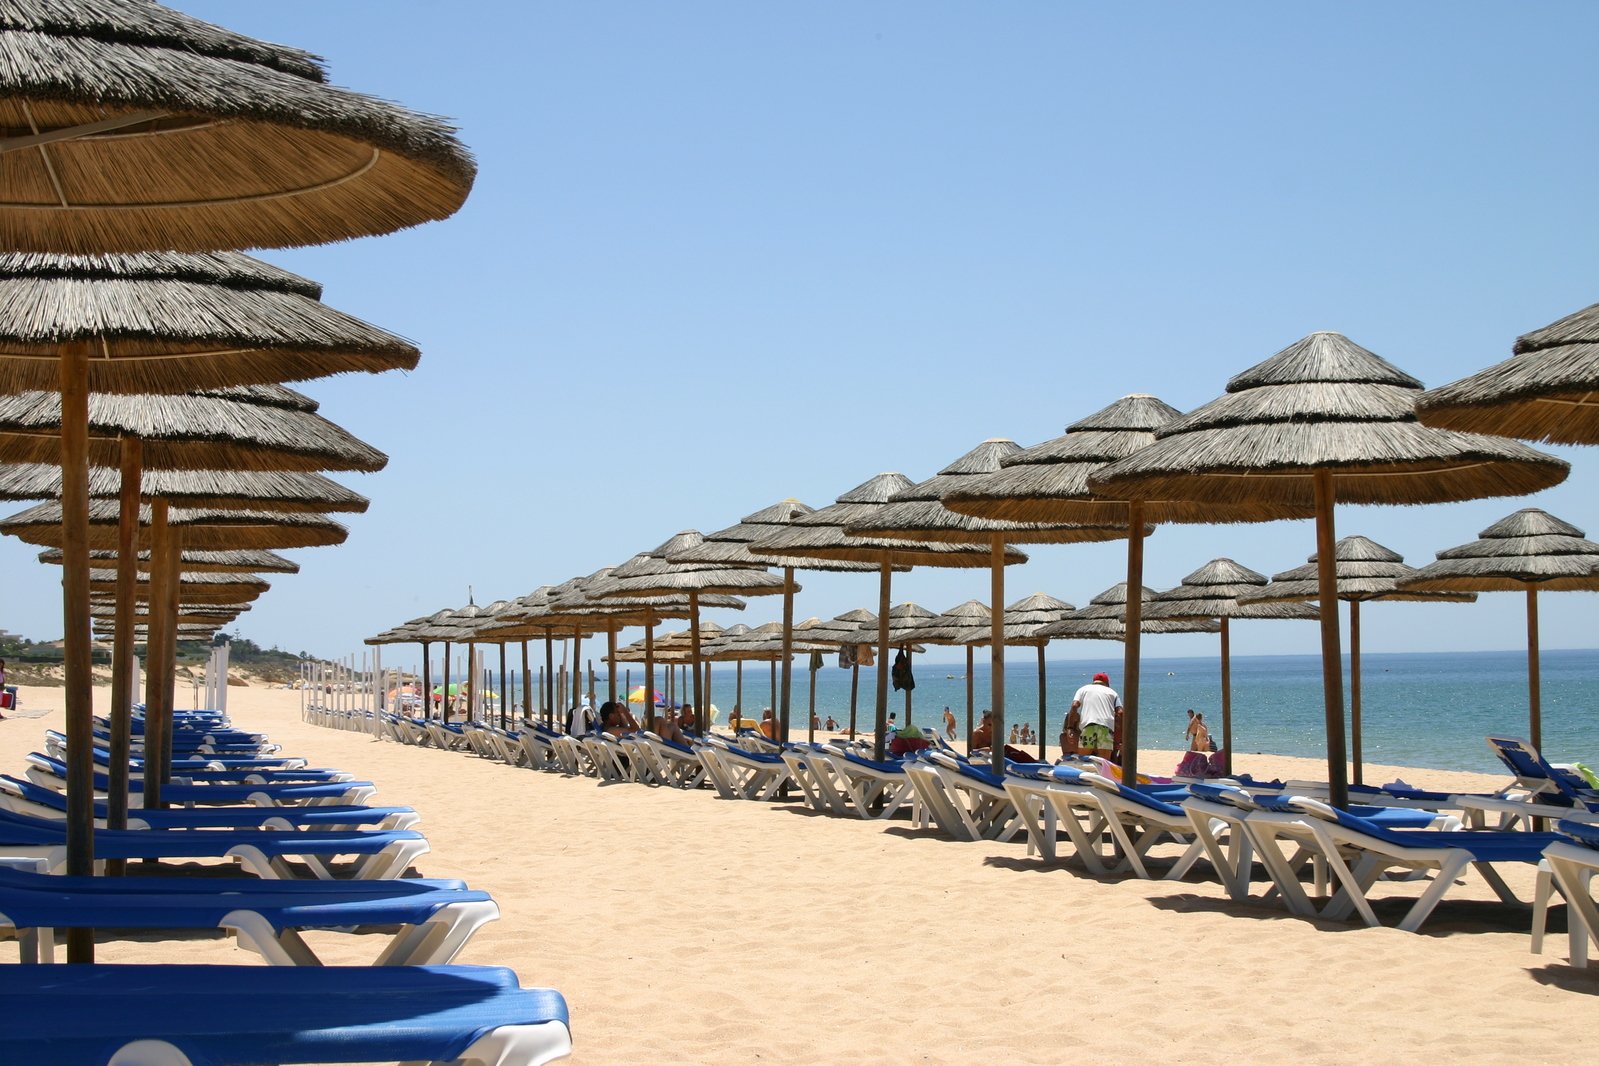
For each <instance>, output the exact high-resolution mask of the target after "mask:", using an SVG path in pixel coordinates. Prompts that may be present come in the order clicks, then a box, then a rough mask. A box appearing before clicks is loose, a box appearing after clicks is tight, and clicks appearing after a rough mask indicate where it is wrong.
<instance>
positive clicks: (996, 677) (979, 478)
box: [847, 438, 1126, 771]
mask: <svg viewBox="0 0 1599 1066" xmlns="http://www.w3.org/2000/svg"><path fill="white" fill-rule="evenodd" d="M1021 453H1022V448H1021V446H1020V445H1018V444H1016V442H1015V441H1011V440H1004V439H997V438H995V439H989V440H986V441H983V442H982V443H981V444H979V445H978V446H977V447H975V448H973V449H971V450H970V451H968V452H967V453H965V454H964V455H962V456H961V457H960V458H958V459H956V460H955V461H954V462H953V463H950V464H949V465H948V466H946V467H944V468H943V469H942V470H940V471H939V472H938V473H937V474H936V475H934V476H933V477H931V478H928V479H927V480H926V481H923V482H921V483H920V484H917V485H914V486H912V487H911V488H909V489H906V490H905V491H904V492H901V493H899V494H898V495H897V496H895V497H894V498H893V500H892V501H890V502H889V504H888V506H886V507H883V508H880V509H879V510H878V511H877V513H876V514H874V515H872V516H871V517H870V518H868V519H867V520H865V521H863V522H860V523H857V524H855V525H852V526H850V527H848V529H847V532H849V533H851V534H854V535H856V536H881V537H909V538H925V539H929V540H939V541H951V542H954V543H959V544H973V545H983V546H985V547H987V548H988V549H989V553H990V554H989V571H990V573H989V583H990V590H989V591H990V595H991V597H992V602H993V603H994V604H996V605H1002V604H1003V603H1004V602H1005V568H1004V565H1003V563H1002V562H1001V553H1002V551H1003V549H1004V546H1005V544H1006V543H1013V544H1014V543H1025V544H1064V543H1085V542H1090V541H1103V540H1116V539H1118V538H1120V537H1124V536H1126V532H1125V528H1124V527H1123V526H1118V525H1117V524H1116V522H1115V521H1114V520H1110V521H1104V522H1098V523H1081V522H1069V521H1056V522H1049V523H1042V522H1031V521H1023V522H1017V521H1007V520H1000V519H995V518H983V517H974V516H972V515H969V514H962V513H960V512H956V511H952V510H950V509H949V508H947V507H945V506H944V505H943V503H942V500H943V499H944V498H945V497H947V496H951V495H954V494H957V493H959V492H960V491H961V490H962V489H963V488H965V487H967V486H971V485H975V484H981V483H983V482H984V481H985V479H986V478H987V477H988V476H990V475H993V474H996V473H997V472H998V471H999V470H1000V468H1001V466H1002V464H1003V463H1005V462H1007V461H1010V460H1013V459H1014V458H1015V457H1016V456H1018V455H1020V454H1021ZM989 625H990V627H991V630H992V631H991V633H990V640H989V645H990V649H991V650H990V662H989V666H990V687H991V690H992V691H991V694H990V696H991V702H992V704H993V708H994V715H995V717H994V728H995V729H996V730H999V729H1002V728H1003V727H1004V724H1005V641H1004V639H1003V637H1002V635H1001V634H1002V632H1003V630H1004V626H1005V612H1004V610H1003V609H1000V610H999V611H998V612H997V613H996V612H993V611H991V612H990V614H989ZM969 650H970V649H968V651H969ZM968 735H970V730H969V729H968ZM1003 766H1004V755H1003V752H1000V751H997V750H996V751H995V752H994V768H995V770H996V771H998V770H1000V769H1002V768H1003Z"/></svg>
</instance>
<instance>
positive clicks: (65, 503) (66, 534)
mask: <svg viewBox="0 0 1599 1066" xmlns="http://www.w3.org/2000/svg"><path fill="white" fill-rule="evenodd" d="M89 348H90V342H89V341H87V340H83V341H69V342H67V343H66V344H63V345H62V346H61V547H62V553H63V554H62V563H63V569H64V574H63V578H62V582H61V590H62V596H61V607H62V610H61V614H62V618H63V621H64V624H65V626H66V636H65V639H64V640H63V642H62V643H63V645H64V649H63V650H64V657H65V665H66V699H65V703H66V709H67V720H66V725H67V873H68V874H69V875H74V876H78V877H88V876H90V875H91V874H93V873H94V753H93V751H92V750H91V746H92V745H93V743H94V690H93V688H92V683H93V677H92V674H91V670H92V666H91V663H90V649H89V639H90V632H89ZM67 961H68V962H93V961H94V933H93V930H90V929H72V930H69V931H68V933H67Z"/></svg>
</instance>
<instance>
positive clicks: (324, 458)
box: [0, 392, 388, 472]
mask: <svg viewBox="0 0 1599 1066" xmlns="http://www.w3.org/2000/svg"><path fill="white" fill-rule="evenodd" d="M88 426H89V428H88V434H89V445H88V452H89V462H90V465H91V466H109V467H116V466H117V465H118V464H119V463H120V461H121V448H120V443H119V442H120V441H121V440H122V439H123V438H125V437H136V438H138V439H139V440H140V441H141V444H142V450H143V466H144V467H147V468H149V469H151V470H155V469H163V470H299V471H318V470H360V471H366V472H371V471H374V470H381V469H383V467H384V465H385V464H386V463H387V462H388V457H387V456H385V455H384V454H383V453H382V452H380V451H378V450H377V449H376V448H373V447H372V446H371V445H369V444H365V443H363V442H362V441H360V440H357V439H356V438H355V437H353V436H351V435H350V434H349V433H348V432H347V431H345V430H343V429H341V428H340V427H339V426H337V425H335V424H334V423H332V422H329V421H328V420H327V419H325V418H323V417H322V416H321V415H319V414H316V413H314V412H310V411H288V410H285V409H283V408H279V407H266V406H262V405H260V404H255V403H248V402H243V401H241V400H229V399H222V398H219V397H214V396H191V395H182V394H180V395H175V396H144V395H141V396H117V395H101V394H96V395H95V396H93V397H92V398H91V399H90V403H89V423H88ZM60 432H61V398H60V396H59V395H58V394H56V393H47V392H25V393H21V394H18V395H15V396H0V462H10V463H49V464H53V465H56V466H60V465H61V438H60Z"/></svg>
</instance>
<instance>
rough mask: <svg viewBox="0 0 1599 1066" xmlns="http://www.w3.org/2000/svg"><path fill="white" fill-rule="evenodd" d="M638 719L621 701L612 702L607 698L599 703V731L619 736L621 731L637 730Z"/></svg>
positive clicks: (634, 731) (632, 731)
mask: <svg viewBox="0 0 1599 1066" xmlns="http://www.w3.org/2000/svg"><path fill="white" fill-rule="evenodd" d="M638 729H639V724H638V719H636V718H634V717H633V712H632V711H630V710H628V709H627V705H626V704H623V703H612V702H611V701H609V700H607V701H606V702H604V703H602V704H600V731H601V732H603V733H609V734H611V736H613V737H616V736H621V735H622V734H623V733H636V732H638Z"/></svg>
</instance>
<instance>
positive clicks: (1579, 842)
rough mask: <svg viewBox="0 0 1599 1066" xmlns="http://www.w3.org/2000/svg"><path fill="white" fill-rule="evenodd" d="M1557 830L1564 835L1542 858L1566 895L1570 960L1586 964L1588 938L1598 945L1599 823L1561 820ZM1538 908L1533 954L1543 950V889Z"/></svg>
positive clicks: (1545, 894)
mask: <svg viewBox="0 0 1599 1066" xmlns="http://www.w3.org/2000/svg"><path fill="white" fill-rule="evenodd" d="M1555 830H1556V831H1557V832H1558V833H1559V834H1560V836H1561V837H1562V838H1563V839H1560V840H1556V841H1555V842H1554V843H1552V844H1550V845H1549V846H1548V847H1547V848H1545V849H1544V853H1543V858H1544V862H1545V863H1547V864H1548V866H1549V872H1550V873H1551V875H1552V876H1553V878H1554V883H1555V884H1556V885H1558V886H1559V887H1560V893H1561V895H1563V896H1565V897H1566V923H1567V929H1568V931H1569V937H1568V939H1569V940H1570V943H1571V949H1570V950H1571V964H1572V965H1573V966H1586V965H1588V943H1589V941H1590V940H1591V941H1592V942H1593V943H1594V944H1595V945H1596V946H1599V904H1596V903H1595V902H1594V898H1593V879H1594V876H1595V875H1596V874H1599V825H1594V824H1592V823H1589V822H1573V821H1570V820H1562V821H1559V822H1556V823H1555ZM1542 887H1543V886H1540V889H1542ZM1537 908H1538V913H1537V914H1536V915H1535V916H1534V918H1533V923H1532V950H1533V953H1534V954H1538V953H1540V952H1542V951H1543V933H1544V923H1543V918H1544V917H1545V913H1546V911H1547V908H1548V895H1547V893H1545V892H1543V891H1540V894H1539V898H1538V902H1537Z"/></svg>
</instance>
